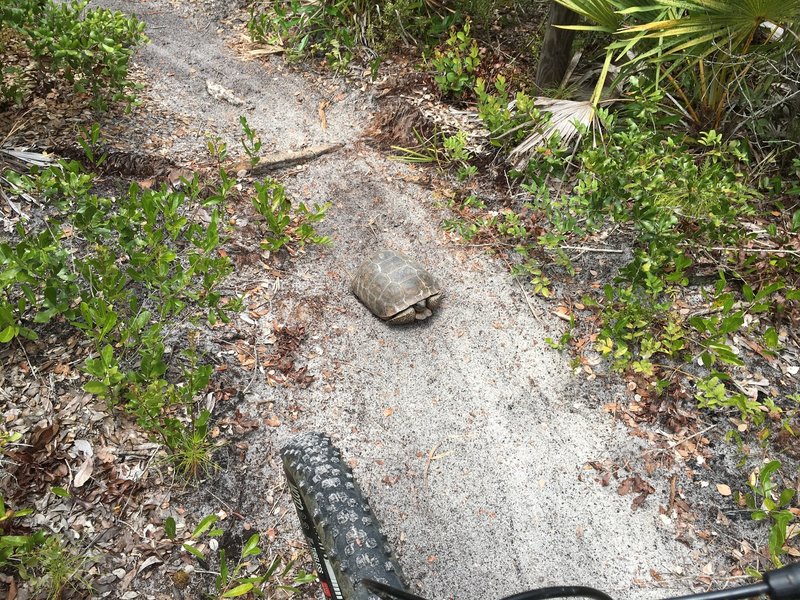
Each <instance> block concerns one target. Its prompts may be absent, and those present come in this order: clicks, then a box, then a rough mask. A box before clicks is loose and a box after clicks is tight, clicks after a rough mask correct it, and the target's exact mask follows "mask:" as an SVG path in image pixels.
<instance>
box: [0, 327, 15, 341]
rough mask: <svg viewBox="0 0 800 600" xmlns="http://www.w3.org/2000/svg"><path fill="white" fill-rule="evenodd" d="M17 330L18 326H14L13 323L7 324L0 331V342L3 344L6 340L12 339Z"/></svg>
mask: <svg viewBox="0 0 800 600" xmlns="http://www.w3.org/2000/svg"><path fill="white" fill-rule="evenodd" d="M18 331H19V327H15V326H14V325H9V326H8V327H6V328H5V329H3V331H0V343H2V344H5V343H6V342H10V341H11V340H13V339H14V336H16V335H17V332H18Z"/></svg>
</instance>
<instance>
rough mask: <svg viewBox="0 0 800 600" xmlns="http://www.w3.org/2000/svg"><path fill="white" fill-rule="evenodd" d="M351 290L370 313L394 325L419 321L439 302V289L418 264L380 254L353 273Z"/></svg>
mask: <svg viewBox="0 0 800 600" xmlns="http://www.w3.org/2000/svg"><path fill="white" fill-rule="evenodd" d="M352 290H353V293H354V294H355V295H356V297H357V298H358V299H359V300H360V301H361V302H362V303H363V304H364V306H366V307H367V308H368V309H369V310H370V311H372V313H373V314H374V315H375V316H376V317H379V318H381V319H383V320H385V321H389V322H391V323H393V324H401V323H409V322H411V321H414V320H422V319H425V318H427V317H429V316H430V315H431V309H434V308H437V307H438V306H439V302H440V300H441V288H440V287H439V285H438V284H437V283H436V280H435V279H434V278H433V276H432V275H431V274H430V273H428V271H427V270H426V269H425V267H423V266H422V265H421V264H420V263H418V262H417V261H415V260H412V259H411V258H409V257H408V256H406V255H404V254H401V253H399V252H395V251H393V250H380V251H378V252H376V253H375V254H373V255H372V256H370V257H369V258H367V259H366V260H365V261H364V262H363V263H362V264H361V266H360V267H359V268H358V270H357V271H356V274H355V277H354V278H353V283H352Z"/></svg>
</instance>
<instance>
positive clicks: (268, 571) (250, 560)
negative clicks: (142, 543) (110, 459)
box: [164, 515, 316, 598]
mask: <svg viewBox="0 0 800 600" xmlns="http://www.w3.org/2000/svg"><path fill="white" fill-rule="evenodd" d="M217 521H219V517H218V516H217V515H208V516H206V517H204V518H203V519H202V520H201V521H200V523H198V524H197V527H195V528H194V531H192V533H191V535H190V536H189V537H188V539H186V541H185V542H184V543H183V544H181V547H182V548H183V549H184V550H186V552H188V553H189V554H191V555H192V556H194V557H195V558H196V559H197V560H198V561H200V564H203V565H205V564H207V563H209V562H216V563H218V565H219V572H218V574H217V576H216V577H215V578H214V589H215V592H216V594H214V595H209V596H208V597H215V598H238V597H240V596H248V597H250V596H251V595H254V596H257V597H259V598H260V597H263V596H265V595H269V593H270V591H272V590H274V589H276V588H277V589H281V590H284V591H286V592H289V593H291V594H295V593H299V592H300V590H298V589H297V587H295V586H298V585H303V584H306V583H311V582H313V581H316V577H315V576H314V575H313V574H311V573H306V572H305V571H302V570H300V571H298V572H296V573H295V574H294V575H293V576H291V575H290V573H291V572H292V570H293V569H294V560H292V561H289V562H288V563H287V564H286V565H284V566H283V568H282V569H281V568H280V567H281V562H283V561H282V559H281V557H280V556H276V557H274V558H273V559H272V560H260V559H258V558H257V557H258V556H261V555H262V552H263V551H262V549H261V544H262V541H261V534H258V533H254V534H252V535H251V536H250V537H249V538H248V539H247V541H246V542H245V543H244V545H243V546H242V549H241V553H240V556H239V558H238V559H236V561H235V562H233V563H231V562H229V557H228V556H227V553H226V552H225V549H224V548H219V544H218V543H217V538H219V537H221V536H222V535H224V533H225V532H224V531H223V530H222V529H221V528H220V527H218V526H217ZM177 529H178V528H177V523H176V522H175V519H174V518H172V517H167V519H166V520H165V522H164V533H165V534H166V536H167V538H168V539H170V540H174V541H178V540H177V538H178V532H177ZM204 537H206V538H208V540H207V541H208V542H209V544H208V545H209V546H210V547H212V548H213V550H212V551H211V552H209V553H208V554H206V553H205V552H204V551H203V549H201V548H202V543H201V540H203V538H204ZM179 573H183V575H182V576H179V577H178V580H182V579H185V580H186V583H188V574H187V573H186V572H185V571H179ZM290 577H291V579H290V581H291V583H292V585H285V584H282V581H284V580H286V579H288V578H290Z"/></svg>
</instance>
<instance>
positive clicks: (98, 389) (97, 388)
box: [83, 381, 108, 396]
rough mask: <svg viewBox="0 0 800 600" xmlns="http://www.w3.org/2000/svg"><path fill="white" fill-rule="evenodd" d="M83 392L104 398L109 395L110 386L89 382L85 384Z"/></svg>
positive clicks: (98, 382) (99, 382)
mask: <svg viewBox="0 0 800 600" xmlns="http://www.w3.org/2000/svg"><path fill="white" fill-rule="evenodd" d="M83 391H85V392H89V393H90V394H95V395H97V396H104V395H105V394H107V393H108V386H107V385H106V384H105V383H103V382H101V381H89V382H87V383H86V384H84V386H83Z"/></svg>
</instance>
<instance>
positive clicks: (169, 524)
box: [164, 517, 177, 540]
mask: <svg viewBox="0 0 800 600" xmlns="http://www.w3.org/2000/svg"><path fill="white" fill-rule="evenodd" d="M164 534H165V535H166V536H167V537H168V538H169V539H171V540H174V539H175V535H176V534H177V525H176V524H175V519H173V518H172V517H167V519H166V520H165V521H164Z"/></svg>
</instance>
